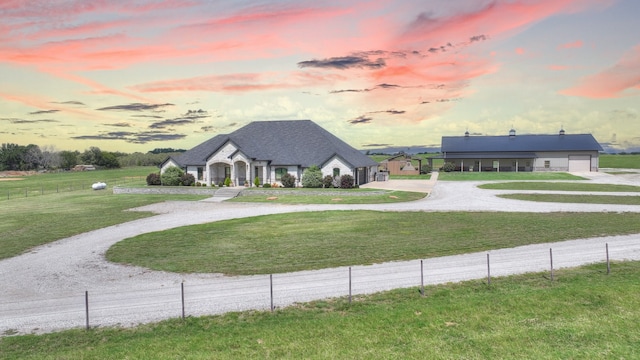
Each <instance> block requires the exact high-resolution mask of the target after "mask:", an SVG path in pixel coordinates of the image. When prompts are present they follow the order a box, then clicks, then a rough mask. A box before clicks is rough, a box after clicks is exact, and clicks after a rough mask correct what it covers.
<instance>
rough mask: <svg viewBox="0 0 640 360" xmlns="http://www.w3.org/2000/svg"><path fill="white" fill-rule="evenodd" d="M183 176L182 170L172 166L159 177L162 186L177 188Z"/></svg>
mask: <svg viewBox="0 0 640 360" xmlns="http://www.w3.org/2000/svg"><path fill="white" fill-rule="evenodd" d="M182 174H184V172H183V171H182V169H180V168H179V167H175V166H172V167H170V168H168V169H167V170H165V172H164V174H162V175H161V178H162V185H165V186H178V185H180V184H181V182H182V181H181V176H182Z"/></svg>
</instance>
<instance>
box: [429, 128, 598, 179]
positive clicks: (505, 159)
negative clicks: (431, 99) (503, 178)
mask: <svg viewBox="0 0 640 360" xmlns="http://www.w3.org/2000/svg"><path fill="white" fill-rule="evenodd" d="M441 151H442V158H443V159H444V162H445V163H452V164H454V165H455V170H456V171H474V172H481V171H570V172H589V171H598V166H599V162H598V161H599V158H598V154H599V152H600V151H603V150H602V146H600V144H599V143H598V142H597V141H596V139H595V138H594V137H593V135H591V134H565V131H564V130H560V132H559V133H558V134H556V135H518V136H516V131H515V130H513V129H511V130H510V131H509V135H508V136H470V135H469V132H466V133H465V135H464V136H443V137H442V147H441Z"/></svg>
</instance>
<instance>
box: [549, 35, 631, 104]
mask: <svg viewBox="0 0 640 360" xmlns="http://www.w3.org/2000/svg"><path fill="white" fill-rule="evenodd" d="M629 89H640V45H637V46H635V47H634V48H632V49H631V50H629V51H627V52H626V53H625V54H624V55H623V56H622V58H621V59H620V60H618V62H617V63H616V64H615V65H613V66H612V67H610V68H608V69H605V70H603V71H601V72H599V73H597V74H594V75H590V76H587V77H585V78H583V79H581V80H580V81H579V82H578V84H577V85H575V86H573V87H571V88H568V89H565V90H562V91H561V92H560V93H561V94H564V95H570V96H582V97H587V98H593V99H605V98H617V97H622V96H624V92H625V91H627V90H629Z"/></svg>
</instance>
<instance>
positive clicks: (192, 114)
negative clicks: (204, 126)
mask: <svg viewBox="0 0 640 360" xmlns="http://www.w3.org/2000/svg"><path fill="white" fill-rule="evenodd" d="M182 116H183V117H186V118H189V119H204V118H208V117H211V115H209V113H208V112H207V111H206V110H202V109H198V110H188V111H187V112H186V113H185V114H183V115H182Z"/></svg>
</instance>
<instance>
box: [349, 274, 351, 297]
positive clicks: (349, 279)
mask: <svg viewBox="0 0 640 360" xmlns="http://www.w3.org/2000/svg"><path fill="white" fill-rule="evenodd" d="M349 305H351V266H349Z"/></svg>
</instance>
